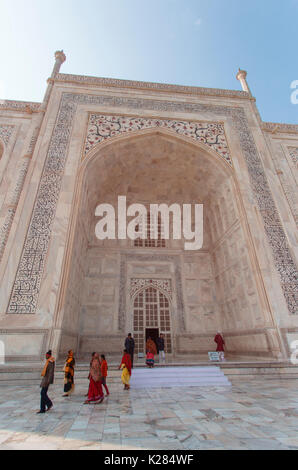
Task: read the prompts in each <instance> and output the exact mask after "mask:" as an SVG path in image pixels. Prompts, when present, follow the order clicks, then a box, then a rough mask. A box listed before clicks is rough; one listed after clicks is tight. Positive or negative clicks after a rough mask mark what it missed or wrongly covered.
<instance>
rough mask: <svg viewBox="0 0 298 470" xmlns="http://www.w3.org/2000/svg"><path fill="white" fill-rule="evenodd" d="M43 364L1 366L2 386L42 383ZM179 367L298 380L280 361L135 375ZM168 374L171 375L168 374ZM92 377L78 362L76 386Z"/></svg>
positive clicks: (114, 368)
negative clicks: (89, 376)
mask: <svg viewBox="0 0 298 470" xmlns="http://www.w3.org/2000/svg"><path fill="white" fill-rule="evenodd" d="M118 365H119V363H117V364H116V363H114V364H109V370H108V382H109V383H110V384H111V383H117V382H118V381H119V380H120V377H121V371H120V370H119V369H118ZM42 367H43V363H41V362H40V363H34V364H30V363H23V364H22V365H21V364H9V363H7V364H5V365H1V366H0V385H5V384H8V385H13V384H14V385H22V384H23V385H30V384H39V383H40V381H41V377H40V374H41V370H42ZM173 367H175V369H176V371H177V370H178V371H180V370H181V371H182V374H183V376H184V377H185V378H186V376H187V374H188V373H189V371H191V370H192V369H193V368H194V367H200V368H202V369H204V374H205V375H208V376H209V377H212V375H213V374H215V373H216V372H214V371H216V369H220V370H222V372H224V375H225V376H226V377H227V378H229V379H230V380H233V382H235V381H237V380H241V379H244V378H245V379H253V378H262V377H263V378H266V379H276V378H279V379H293V378H294V379H298V367H297V366H295V365H293V364H291V363H289V362H284V363H277V362H275V363H274V362H267V363H266V362H253V361H251V362H242V363H241V362H236V361H235V362H229V361H227V362H224V363H220V364H218V363H215V364H210V362H208V363H199V364H198V363H197V364H193V363H191V364H187V362H185V363H184V364H183V363H179V364H173V363H171V364H158V363H157V364H156V365H155V367H154V368H153V369H148V368H146V367H144V364H136V365H135V367H134V369H133V372H135V371H141V370H145V371H147V370H148V371H149V372H150V373H151V376H152V373H154V374H156V373H157V371H160V373H161V374H162V376H163V375H164V374H166V373H169V374H171V373H172V372H171V369H173ZM167 371H168V372H167ZM88 374H89V364H88V363H78V364H77V365H76V368H75V382H76V383H85V382H86V383H87V382H88V379H87V377H88ZM63 378H64V373H63V364H62V363H58V364H57V365H56V371H55V381H56V382H60V381H61V383H63Z"/></svg>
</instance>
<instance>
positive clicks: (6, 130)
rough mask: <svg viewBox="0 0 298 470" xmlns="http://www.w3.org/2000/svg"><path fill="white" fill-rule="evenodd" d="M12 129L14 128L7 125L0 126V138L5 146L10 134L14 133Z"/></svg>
mask: <svg viewBox="0 0 298 470" xmlns="http://www.w3.org/2000/svg"><path fill="white" fill-rule="evenodd" d="M14 127H15V126H10V125H8V124H0V138H1V139H2V140H3V142H4V143H5V144H6V145H7V144H8V142H9V139H10V137H11V134H12V133H13V131H14Z"/></svg>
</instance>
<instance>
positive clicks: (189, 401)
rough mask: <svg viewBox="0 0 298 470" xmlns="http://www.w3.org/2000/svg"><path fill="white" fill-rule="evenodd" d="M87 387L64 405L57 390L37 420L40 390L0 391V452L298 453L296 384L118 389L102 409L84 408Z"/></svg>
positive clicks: (290, 381)
mask: <svg viewBox="0 0 298 470" xmlns="http://www.w3.org/2000/svg"><path fill="white" fill-rule="evenodd" d="M119 381H120V377H119ZM86 387H87V381H86V384H83V383H82V384H78V385H77V386H76V391H75V394H74V395H73V396H72V397H71V398H62V386H61V384H58V383H57V384H55V385H54V386H52V387H51V388H50V390H49V396H50V397H51V399H52V400H53V402H54V407H53V409H52V410H51V411H49V412H48V413H46V414H44V415H37V414H36V411H38V409H39V388H38V386H36V385H34V386H33V385H30V386H26V387H25V388H22V387H20V386H15V387H12V386H1V388H0V449H1V450H4V449H9V450H10V449H15V450H18V449H20V450H21V449H98V450H100V449H111V450H112V449H113V450H115V449H121V450H131V449H150V450H152V449H165V450H173V449H174V450H176V449H186V450H194V449H198V450H200V449H202V450H203V449H210V450H212V449H298V380H294V379H288V380H287V379H284V380H279V379H276V380H270V379H266V380H265V379H255V380H250V381H248V380H246V381H243V380H242V381H240V380H239V379H237V382H234V383H233V386H232V387H230V388H218V387H208V388H207V387H202V388H199V387H190V388H188V389H183V388H176V389H153V390H149V389H146V390H131V391H129V392H125V391H123V389H122V385H121V384H120V383H119V384H118V383H115V384H111V385H110V391H111V395H110V397H109V398H108V399H105V400H104V402H103V403H102V404H99V405H83V401H84V394H85V393H86Z"/></svg>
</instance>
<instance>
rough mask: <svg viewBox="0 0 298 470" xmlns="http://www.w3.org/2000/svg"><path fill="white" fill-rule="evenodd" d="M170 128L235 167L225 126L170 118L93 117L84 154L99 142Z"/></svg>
mask: <svg viewBox="0 0 298 470" xmlns="http://www.w3.org/2000/svg"><path fill="white" fill-rule="evenodd" d="M156 128H161V129H167V130H170V131H172V132H175V133H176V134H179V135H183V136H186V137H190V138H191V139H193V140H196V141H197V142H202V143H204V144H206V145H208V146H209V147H210V148H212V149H213V150H215V151H216V152H217V153H218V154H219V155H220V156H221V157H223V158H224V159H225V160H226V162H227V163H229V164H230V165H232V160H231V157H230V153H229V148H228V144H227V139H226V136H225V131H224V126H223V124H221V123H217V122H215V123H210V122H195V121H191V122H189V121H175V120H171V119H144V118H138V117H125V116H109V115H103V114H90V117H89V123H88V129H87V137H86V143H85V155H86V154H87V152H89V150H91V149H92V148H93V147H95V145H96V144H98V143H99V142H103V141H104V140H107V139H110V138H111V137H115V136H117V135H119V134H123V133H129V132H136V131H138V130H142V129H156Z"/></svg>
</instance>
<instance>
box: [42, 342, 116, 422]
mask: <svg viewBox="0 0 298 470" xmlns="http://www.w3.org/2000/svg"><path fill="white" fill-rule="evenodd" d="M75 363H76V361H75V358H74V354H73V351H72V350H70V351H68V356H67V359H66V361H65V365H64V369H63V371H64V394H63V397H69V396H70V395H71V394H72V393H73V391H74V388H75V385H74V366H75ZM54 371H55V359H54V357H53V356H52V351H51V350H49V351H48V352H47V353H46V362H45V365H44V368H43V370H42V373H41V376H42V381H41V384H40V387H41V392H40V410H39V411H38V414H40V413H45V412H46V411H49V410H50V409H51V408H52V407H53V403H52V401H51V399H50V398H49V397H48V389H49V386H50V385H51V384H53V383H54ZM107 375H108V364H107V361H106V358H105V355H104V354H102V355H101V356H100V357H99V354H98V353H96V352H94V353H92V357H91V361H90V368H89V376H88V379H89V389H88V393H87V395H86V397H87V398H86V400H85V402H84V404H89V403H93V404H95V403H101V402H102V401H103V399H104V393H103V389H102V387H104V389H105V391H106V396H108V395H109V394H110V392H109V389H108V387H107V384H106V377H107Z"/></svg>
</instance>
